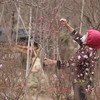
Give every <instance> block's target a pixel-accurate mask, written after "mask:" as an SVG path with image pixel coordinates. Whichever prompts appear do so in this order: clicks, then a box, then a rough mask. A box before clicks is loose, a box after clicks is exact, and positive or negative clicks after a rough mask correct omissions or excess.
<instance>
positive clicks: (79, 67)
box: [44, 18, 100, 100]
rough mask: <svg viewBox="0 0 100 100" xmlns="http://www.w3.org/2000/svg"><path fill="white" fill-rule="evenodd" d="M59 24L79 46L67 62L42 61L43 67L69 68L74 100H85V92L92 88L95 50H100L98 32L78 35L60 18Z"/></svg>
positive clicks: (95, 57)
mask: <svg viewBox="0 0 100 100" xmlns="http://www.w3.org/2000/svg"><path fill="white" fill-rule="evenodd" d="M60 22H61V24H62V25H64V27H66V28H67V30H68V31H69V32H70V35H71V36H72V37H73V39H74V40H75V41H76V42H77V43H78V44H79V46H80V47H79V49H78V50H77V52H76V53H75V55H74V56H73V57H72V58H71V59H69V60H62V61H61V60H52V59H49V58H45V59H44V64H45V65H55V66H57V68H58V69H59V70H60V69H64V68H67V67H70V68H71V77H72V84H73V90H74V100H87V97H86V95H85V93H86V92H88V93H89V92H90V91H91V89H92V88H93V80H94V66H95V64H96V62H97V56H96V54H97V50H98V49H99V48H100V32H99V31H97V30H88V32H87V33H86V34H85V35H83V36H82V35H81V34H79V33H78V32H77V31H76V30H75V29H74V28H72V27H71V26H70V25H69V24H68V23H67V20H66V19H64V18H62V19H61V20H60Z"/></svg>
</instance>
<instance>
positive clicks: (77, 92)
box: [73, 83, 86, 100]
mask: <svg viewBox="0 0 100 100" xmlns="http://www.w3.org/2000/svg"><path fill="white" fill-rule="evenodd" d="M73 89H74V100H86V96H85V92H84V89H83V87H82V86H81V85H79V84H78V83H73Z"/></svg>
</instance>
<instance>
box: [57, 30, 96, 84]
mask: <svg viewBox="0 0 100 100" xmlns="http://www.w3.org/2000/svg"><path fill="white" fill-rule="evenodd" d="M71 36H72V37H73V39H74V40H75V41H76V42H77V43H78V44H79V45H80V48H79V49H78V50H77V52H76V53H75V55H74V56H73V57H72V59H70V60H68V61H66V60H65V61H57V67H58V69H63V68H66V67H70V68H71V76H72V80H73V82H74V83H76V82H80V83H81V84H84V83H85V84H88V83H89V82H90V83H91V82H92V81H93V76H94V66H95V63H96V60H97V57H96V52H97V50H96V49H93V48H90V47H87V46H85V45H84V44H83V43H82V41H81V38H82V36H81V35H80V34H79V33H78V32H76V31H75V30H74V31H73V32H72V33H71Z"/></svg>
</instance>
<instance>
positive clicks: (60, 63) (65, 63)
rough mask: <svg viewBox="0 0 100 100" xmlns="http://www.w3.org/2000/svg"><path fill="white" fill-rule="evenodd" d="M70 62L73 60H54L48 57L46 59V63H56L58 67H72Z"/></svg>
mask: <svg viewBox="0 0 100 100" xmlns="http://www.w3.org/2000/svg"><path fill="white" fill-rule="evenodd" d="M70 62H71V60H68V61H66V60H65V61H60V60H52V59H48V58H46V59H44V64H45V65H54V66H57V68H58V69H64V68H66V67H70Z"/></svg>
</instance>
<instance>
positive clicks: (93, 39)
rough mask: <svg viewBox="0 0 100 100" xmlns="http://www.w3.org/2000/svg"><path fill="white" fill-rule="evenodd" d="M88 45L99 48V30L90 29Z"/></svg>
mask: <svg viewBox="0 0 100 100" xmlns="http://www.w3.org/2000/svg"><path fill="white" fill-rule="evenodd" d="M86 45H87V46H89V47H92V48H95V49H99V48H100V32H99V31H97V30H88V35H87V41H86Z"/></svg>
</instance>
